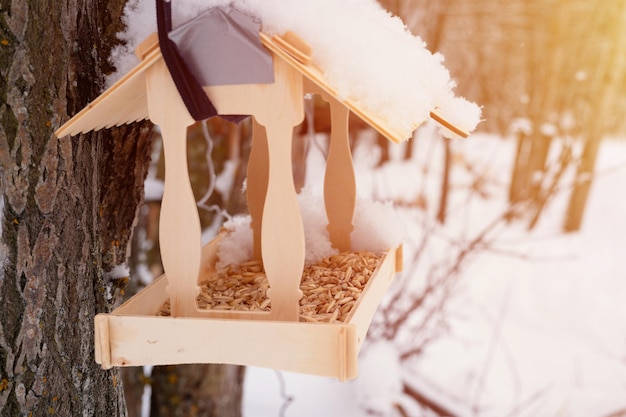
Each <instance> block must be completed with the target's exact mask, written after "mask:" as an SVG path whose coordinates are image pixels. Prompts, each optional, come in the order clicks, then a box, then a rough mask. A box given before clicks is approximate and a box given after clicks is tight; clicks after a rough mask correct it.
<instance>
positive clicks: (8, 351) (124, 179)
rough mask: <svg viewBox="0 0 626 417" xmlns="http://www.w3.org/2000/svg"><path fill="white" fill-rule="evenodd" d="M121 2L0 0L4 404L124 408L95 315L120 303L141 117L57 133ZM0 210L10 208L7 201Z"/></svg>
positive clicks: (69, 410)
mask: <svg viewBox="0 0 626 417" xmlns="http://www.w3.org/2000/svg"><path fill="white" fill-rule="evenodd" d="M123 6H124V0H70V1H67V2H54V3H53V4H49V3H48V2H43V1H40V0H3V1H2V2H0V44H1V45H0V73H1V74H2V78H1V80H0V181H1V182H0V199H2V200H3V203H4V204H3V206H4V208H3V210H2V213H1V214H0V219H2V239H1V240H0V242H1V243H0V317H1V323H0V414H1V415H3V416H44V415H52V414H55V415H61V416H124V415H126V407H125V404H124V396H123V392H122V384H121V380H120V374H119V371H118V370H111V371H103V370H101V369H100V367H99V366H98V365H97V364H96V363H95V361H94V353H93V318H94V315H95V314H96V313H100V312H106V311H110V310H111V309H112V308H113V307H114V305H115V304H116V303H118V301H119V300H120V291H119V289H120V288H123V287H124V285H125V283H126V280H124V279H109V277H108V276H107V274H106V273H107V272H108V271H110V270H111V269H112V268H113V267H114V266H115V265H118V264H122V263H124V262H125V261H126V257H127V248H128V242H129V238H130V236H131V231H132V227H133V223H134V221H135V217H136V212H137V207H138V205H139V203H140V202H141V200H142V196H143V187H142V184H143V180H144V176H145V173H146V169H147V166H148V159H149V153H148V151H149V147H150V146H149V145H150V137H151V135H150V128H149V126H147V125H146V124H136V125H133V126H130V127H128V126H127V127H124V128H119V129H113V130H108V131H105V132H102V133H94V134H89V135H83V136H79V137H74V138H67V137H66V138H61V139H56V138H55V137H54V134H53V132H54V130H55V129H57V128H58V127H59V126H60V125H61V124H62V123H63V122H64V121H66V120H67V118H68V115H73V114H75V113H76V112H77V111H78V110H80V109H81V108H82V107H83V106H84V105H86V104H87V103H88V102H89V101H90V100H92V99H94V98H95V97H96V96H97V95H98V94H99V92H100V90H101V88H102V82H103V74H104V73H106V72H108V71H110V70H111V68H110V65H109V64H108V63H107V57H108V56H109V52H110V48H111V47H112V46H113V45H114V44H115V43H116V42H117V41H116V39H115V36H114V35H115V33H116V32H117V31H118V30H119V29H120V16H121V13H122V10H123ZM0 207H2V204H0Z"/></svg>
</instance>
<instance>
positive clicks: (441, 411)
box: [403, 383, 458, 417]
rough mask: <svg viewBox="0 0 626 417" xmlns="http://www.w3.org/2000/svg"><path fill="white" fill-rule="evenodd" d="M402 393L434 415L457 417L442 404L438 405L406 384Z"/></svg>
mask: <svg viewBox="0 0 626 417" xmlns="http://www.w3.org/2000/svg"><path fill="white" fill-rule="evenodd" d="M403 391H404V393H405V394H406V395H408V396H409V397H411V398H413V399H414V400H415V401H417V402H418V403H419V404H420V405H422V406H424V407H426V408H428V409H430V410H432V411H433V412H434V413H436V414H438V415H440V416H442V417H457V416H458V415H457V414H456V413H454V412H453V411H452V410H450V409H449V408H447V407H446V406H445V405H443V404H439V403H438V402H437V401H435V400H433V399H432V398H429V397H428V396H427V395H426V394H424V393H423V392H421V391H419V390H418V389H417V388H415V387H412V386H410V385H408V384H406V383H405V384H404V386H403Z"/></svg>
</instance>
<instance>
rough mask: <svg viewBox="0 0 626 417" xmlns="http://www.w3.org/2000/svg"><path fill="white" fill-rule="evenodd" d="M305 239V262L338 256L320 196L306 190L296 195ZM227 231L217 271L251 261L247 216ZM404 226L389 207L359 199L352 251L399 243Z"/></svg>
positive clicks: (233, 222)
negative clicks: (327, 226) (329, 234)
mask: <svg viewBox="0 0 626 417" xmlns="http://www.w3.org/2000/svg"><path fill="white" fill-rule="evenodd" d="M298 203H299V205H300V213H301V216H302V223H303V228H304V236H305V239H304V240H305V249H306V253H305V263H306V264H312V263H315V262H317V261H319V260H321V259H323V258H325V257H327V256H330V255H333V254H335V253H337V250H336V249H334V248H333V247H332V245H331V243H330V238H329V236H328V230H327V229H326V225H327V224H328V220H327V218H326V211H325V208H324V201H323V198H322V196H321V195H316V194H315V193H314V191H313V190H312V188H305V189H303V190H302V192H301V193H300V194H299V195H298ZM224 229H226V231H227V232H228V233H227V234H226V235H225V236H224V238H222V239H221V240H220V243H219V244H218V250H217V255H218V259H219V260H218V264H217V266H218V268H221V267H223V266H225V265H238V264H241V263H243V262H246V261H248V260H250V259H252V230H251V229H250V217H249V216H235V217H234V218H233V219H232V220H230V221H227V222H226V223H224ZM404 230H405V226H404V224H403V220H402V218H401V217H400V216H398V214H397V213H396V211H395V209H394V207H393V205H392V204H385V203H380V202H376V201H368V200H364V199H359V200H357V202H356V209H355V214H354V232H353V233H352V236H351V240H352V250H353V251H360V250H367V251H370V252H374V253H378V254H380V253H382V252H384V251H385V250H388V249H390V248H394V247H396V246H397V245H398V244H400V243H401V242H402V239H403V237H404Z"/></svg>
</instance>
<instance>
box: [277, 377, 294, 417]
mask: <svg viewBox="0 0 626 417" xmlns="http://www.w3.org/2000/svg"><path fill="white" fill-rule="evenodd" d="M274 372H275V374H276V378H277V379H278V387H279V392H280V398H281V399H282V400H283V403H282V405H281V406H280V410H279V411H278V416H279V417H285V415H286V414H285V412H286V411H287V407H289V406H290V405H291V403H292V402H293V399H294V398H293V396H292V395H288V394H287V384H286V383H285V377H284V376H283V373H282V372H280V371H278V370H274Z"/></svg>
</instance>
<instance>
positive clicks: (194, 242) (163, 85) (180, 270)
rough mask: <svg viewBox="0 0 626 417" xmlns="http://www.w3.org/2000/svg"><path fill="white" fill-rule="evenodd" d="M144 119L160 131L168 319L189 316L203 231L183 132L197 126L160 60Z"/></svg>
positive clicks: (150, 74) (149, 76) (149, 79)
mask: <svg viewBox="0 0 626 417" xmlns="http://www.w3.org/2000/svg"><path fill="white" fill-rule="evenodd" d="M146 89H147V95H148V113H149V115H150V120H152V121H153V122H154V123H155V124H157V125H159V126H160V127H161V138H162V141H163V154H164V157H165V185H164V189H163V199H162V201H161V212H160V217H159V244H160V249H161V260H162V262H163V269H164V270H165V273H166V274H167V277H168V283H169V285H168V293H169V295H170V311H171V314H172V316H174V317H178V316H190V315H191V313H192V312H193V311H195V309H196V297H197V296H198V294H199V291H200V289H199V287H198V276H199V274H200V261H201V248H202V244H201V228H200V218H199V216H198V208H197V206H196V199H195V197H194V195H193V190H192V188H191V183H190V181H189V172H188V167H187V127H188V126H190V125H192V124H193V123H195V121H194V119H193V118H192V117H191V115H190V114H189V112H188V111H187V108H186V107H185V104H184V103H183V101H182V98H181V97H180V94H179V93H178V90H177V88H176V86H175V84H174V81H173V80H172V77H171V75H170V73H169V71H168V69H167V66H166V65H165V62H164V61H163V60H160V61H159V62H157V63H155V64H154V65H152V66H151V67H150V69H149V70H148V71H147V72H146Z"/></svg>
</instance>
